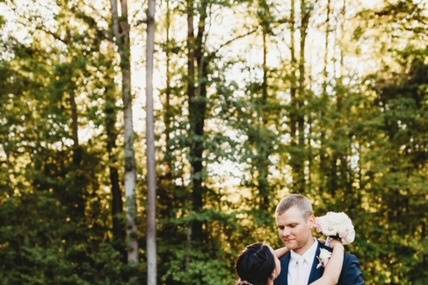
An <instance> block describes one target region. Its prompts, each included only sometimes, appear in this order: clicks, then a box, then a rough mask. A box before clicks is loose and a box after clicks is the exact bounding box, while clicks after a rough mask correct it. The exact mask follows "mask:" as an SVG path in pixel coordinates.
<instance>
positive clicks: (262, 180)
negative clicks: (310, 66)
mask: <svg viewBox="0 0 428 285" xmlns="http://www.w3.org/2000/svg"><path fill="white" fill-rule="evenodd" d="M264 6H265V5H264ZM262 37H263V82H262V100H261V113H260V118H261V121H262V125H261V126H260V128H261V130H263V129H265V128H267V123H268V122H267V115H268V114H267V106H268V88H269V86H268V66H267V53H268V50H267V49H268V47H267V37H268V35H267V28H266V27H265V25H263V34H262ZM268 143H269V142H266V141H264V142H257V144H258V145H259V153H258V156H259V157H260V160H259V163H258V166H257V167H258V172H259V173H258V174H259V175H258V187H259V194H260V198H261V199H260V205H259V206H260V209H261V210H266V211H268V210H269V183H268V174H269V150H268V149H267V147H266V144H268ZM260 144H261V145H260Z"/></svg>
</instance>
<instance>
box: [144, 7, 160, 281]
mask: <svg viewBox="0 0 428 285" xmlns="http://www.w3.org/2000/svg"><path fill="white" fill-rule="evenodd" d="M154 42H155V0H149V1H148V9H147V47H146V112H147V113H146V134H147V139H146V143H147V183H148V185H147V190H148V194H147V195H148V197H147V201H148V207H147V284H148V285H156V279H157V278H156V271H157V268H156V267H157V266H156V156H155V132H154V128H155V127H154V115H153V53H154Z"/></svg>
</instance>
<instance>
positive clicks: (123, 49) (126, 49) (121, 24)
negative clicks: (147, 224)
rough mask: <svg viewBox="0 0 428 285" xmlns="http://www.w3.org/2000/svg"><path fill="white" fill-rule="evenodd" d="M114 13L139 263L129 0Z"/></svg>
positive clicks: (130, 229)
mask: <svg viewBox="0 0 428 285" xmlns="http://www.w3.org/2000/svg"><path fill="white" fill-rule="evenodd" d="M111 4H112V14H113V31H114V35H115V38H116V44H117V47H118V50H119V55H120V69H121V73H122V101H123V109H124V112H123V114H124V124H125V126H124V129H125V132H124V137H125V138H124V141H125V196H126V209H127V217H126V218H127V219H126V236H127V251H128V263H130V264H135V263H138V238H137V227H136V224H135V220H136V217H137V201H136V183H137V171H136V161H135V152H134V126H133V120H132V95H131V64H130V42H129V24H128V5H127V0H121V12H122V15H121V16H120V17H119V14H118V10H117V2H116V0H111Z"/></svg>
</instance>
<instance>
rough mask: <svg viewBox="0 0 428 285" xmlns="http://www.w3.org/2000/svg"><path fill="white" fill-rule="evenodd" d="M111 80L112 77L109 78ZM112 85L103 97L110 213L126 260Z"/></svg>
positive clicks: (120, 248) (115, 238) (116, 237)
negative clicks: (109, 185) (104, 97)
mask: <svg viewBox="0 0 428 285" xmlns="http://www.w3.org/2000/svg"><path fill="white" fill-rule="evenodd" d="M111 80H112V81H113V78H112V79H111ZM114 90H115V88H114V86H112V87H111V89H110V90H107V92H106V99H105V107H104V113H105V129H106V135H107V154H108V159H109V161H108V164H109V175H110V184H111V195H112V197H111V211H112V212H111V213H112V218H113V238H114V240H115V241H116V242H117V244H118V248H119V251H120V252H121V255H122V257H123V259H124V260H126V252H125V250H124V249H125V247H124V244H125V238H126V231H125V224H124V223H123V202H122V190H121V188H120V181H119V170H118V168H117V155H116V153H115V152H116V147H117V146H116V140H117V136H118V135H117V130H116V115H117V114H116V109H115V104H116V100H115V98H114Z"/></svg>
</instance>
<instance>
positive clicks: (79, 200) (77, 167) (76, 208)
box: [69, 78, 86, 219]
mask: <svg viewBox="0 0 428 285" xmlns="http://www.w3.org/2000/svg"><path fill="white" fill-rule="evenodd" d="M70 80H72V78H70ZM71 89H75V88H74V87H72V88H71ZM69 95H70V97H69V103H70V108H71V138H72V140H73V170H74V172H75V175H76V179H75V180H74V181H73V183H72V184H73V186H72V189H71V191H72V192H73V205H72V208H73V212H75V213H76V215H77V216H78V217H79V219H82V218H83V217H84V216H85V197H84V195H85V188H86V187H85V182H84V181H85V177H84V174H83V172H82V171H81V162H82V149H81V146H80V144H79V121H78V119H79V115H78V111H77V104H76V96H75V93H74V90H69Z"/></svg>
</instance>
